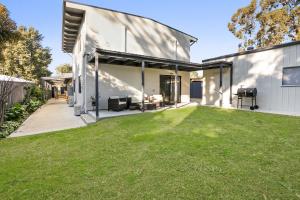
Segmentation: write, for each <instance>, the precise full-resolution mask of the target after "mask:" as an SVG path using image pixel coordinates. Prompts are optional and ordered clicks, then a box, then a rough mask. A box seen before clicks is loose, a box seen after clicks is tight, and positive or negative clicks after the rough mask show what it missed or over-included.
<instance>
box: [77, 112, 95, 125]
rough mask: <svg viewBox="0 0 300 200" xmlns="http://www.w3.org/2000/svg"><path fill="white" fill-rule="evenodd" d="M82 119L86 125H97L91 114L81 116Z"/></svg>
mask: <svg viewBox="0 0 300 200" xmlns="http://www.w3.org/2000/svg"><path fill="white" fill-rule="evenodd" d="M80 117H81V119H82V120H83V121H84V123H86V124H93V123H96V119H95V118H94V117H92V116H91V115H89V114H82V115H80Z"/></svg>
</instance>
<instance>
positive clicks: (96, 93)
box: [95, 52, 99, 120]
mask: <svg viewBox="0 0 300 200" xmlns="http://www.w3.org/2000/svg"><path fill="white" fill-rule="evenodd" d="M98 70H99V60H98V53H97V52H96V53H95V100H96V120H98V119H99V81H98V80H99V74H98Z"/></svg>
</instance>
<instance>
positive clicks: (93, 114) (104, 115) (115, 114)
mask: <svg viewBox="0 0 300 200" xmlns="http://www.w3.org/2000/svg"><path fill="white" fill-rule="evenodd" d="M197 105H199V104H198V103H195V102H192V103H178V105H177V107H178V108H182V107H187V106H197ZM167 109H175V106H174V105H171V106H166V107H162V108H158V109H156V110H146V111H145V112H159V111H163V110H167ZM141 113H142V112H141V111H140V110H123V111H120V112H116V111H107V110H99V119H100V120H101V119H105V118H112V117H120V116H127V115H136V114H141ZM88 115H89V116H91V117H92V118H93V120H94V122H95V120H96V111H89V112H88Z"/></svg>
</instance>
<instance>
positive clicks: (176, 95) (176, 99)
mask: <svg viewBox="0 0 300 200" xmlns="http://www.w3.org/2000/svg"><path fill="white" fill-rule="evenodd" d="M174 86H175V97H174V98H175V99H174V101H175V108H177V103H178V102H177V101H178V65H175V85H174Z"/></svg>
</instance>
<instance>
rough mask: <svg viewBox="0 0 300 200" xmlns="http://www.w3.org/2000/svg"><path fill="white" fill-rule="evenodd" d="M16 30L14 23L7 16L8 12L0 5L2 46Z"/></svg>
mask: <svg viewBox="0 0 300 200" xmlns="http://www.w3.org/2000/svg"><path fill="white" fill-rule="evenodd" d="M16 28H17V26H16V23H15V22H14V21H13V20H12V19H11V18H10V16H9V11H8V10H7V8H6V7H5V6H4V5H3V4H1V3H0V43H1V44H3V42H5V41H7V40H8V39H9V38H11V37H12V36H13V33H14V32H15V30H16ZM0 48H1V46H0Z"/></svg>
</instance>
